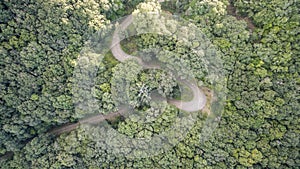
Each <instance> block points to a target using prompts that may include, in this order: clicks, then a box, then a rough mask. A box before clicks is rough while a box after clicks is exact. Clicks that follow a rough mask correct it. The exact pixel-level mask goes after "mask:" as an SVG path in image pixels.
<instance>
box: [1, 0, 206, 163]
mask: <svg viewBox="0 0 300 169" xmlns="http://www.w3.org/2000/svg"><path fill="white" fill-rule="evenodd" d="M163 1H164V0H158V2H163ZM132 22H133V17H132V15H129V16H128V17H126V18H125V19H124V21H123V22H122V23H121V24H120V25H119V28H120V29H121V30H125V29H126V28H127V27H128V26H129V25H130V24H131V23H132ZM111 51H112V54H113V56H114V57H115V58H116V59H117V60H119V61H120V62H124V61H125V60H127V59H136V60H137V61H138V63H139V64H140V65H142V66H143V68H144V69H153V68H155V69H159V68H160V66H159V65H148V64H146V63H144V62H143V61H142V60H141V59H140V58H138V57H135V56H131V55H129V54H127V53H125V52H124V51H123V50H122V48H121V45H120V37H119V36H118V30H116V31H115V32H114V34H113V39H112V44H111ZM176 79H177V80H178V81H180V82H182V83H183V84H184V85H186V86H187V87H189V88H190V90H191V91H192V93H193V99H192V100H190V101H186V102H185V101H181V100H173V99H169V100H168V103H170V104H172V105H174V106H176V107H177V108H179V109H181V110H184V111H187V112H195V111H198V110H201V109H203V108H204V107H205V104H206V96H205V94H204V93H203V91H202V90H201V89H199V87H198V85H197V83H196V81H192V80H186V79H179V78H176ZM126 112H128V109H127V108H120V109H119V111H117V112H113V113H110V114H108V115H101V114H97V115H94V116H91V117H88V118H84V119H81V120H79V122H77V123H72V124H66V125H64V126H61V127H58V128H54V129H52V130H50V131H48V132H47V133H49V134H52V135H57V136H58V135H60V134H62V133H66V132H70V131H72V130H74V129H76V128H77V127H78V126H79V125H80V124H97V123H99V122H102V121H104V120H107V119H112V118H115V117H117V116H120V115H123V114H125V113H126ZM12 155H13V153H12V152H8V153H6V154H5V155H3V156H1V157H0V160H2V159H5V158H8V157H9V156H12Z"/></svg>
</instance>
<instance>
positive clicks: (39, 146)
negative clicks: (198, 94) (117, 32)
mask: <svg viewBox="0 0 300 169" xmlns="http://www.w3.org/2000/svg"><path fill="white" fill-rule="evenodd" d="M299 8H300V2H299V1H298V0H285V1H281V0H271V1H266V0H262V1H255V0H247V1H242V0H166V1H163V2H160V1H157V0H145V1H143V0H49V1H42V0H22V1H20V0H3V1H1V2H0V30H1V31H0V35H1V36H0V128H1V130H0V155H1V157H0V166H1V167H0V168H299V167H300V158H299V150H300V145H299V140H300V138H299V137H300V128H299V126H300V121H299V120H300V118H299V116H300V110H299V108H300V107H299V90H300V87H299V83H300V78H299V77H300V76H299V73H300V57H299V55H300V46H299V45H300V41H299V40H300V32H299V31H300V29H299V25H300V24H299V21H300V14H299ZM147 12H150V13H151V12H154V13H162V12H165V13H168V14H169V15H171V16H175V17H179V16H180V17H181V18H183V20H184V21H186V22H187V23H190V27H187V29H186V31H187V32H188V30H190V28H191V27H192V26H191V25H193V26H195V27H196V28H197V29H199V30H200V31H201V32H202V33H203V35H205V39H208V40H209V43H208V45H206V44H205V43H201V44H197V43H192V41H188V40H187V42H191V44H190V46H189V45H182V43H181V42H180V38H177V37H176V36H177V35H180V34H176V33H175V31H174V32H172V31H171V32H172V33H173V34H174V35H176V36H162V35H160V34H154V33H143V34H138V35H136V36H131V37H128V38H126V39H124V40H122V41H121V43H120V44H121V46H122V49H123V50H124V51H125V52H127V53H129V54H132V55H139V57H140V58H141V60H143V61H145V62H146V61H150V62H156V61H160V62H162V63H164V64H165V65H168V64H170V63H169V62H171V61H173V62H172V64H171V66H169V67H171V68H172V69H174V70H176V71H177V70H178V72H181V69H180V66H182V65H184V68H186V67H189V68H190V71H191V72H193V74H194V75H195V79H196V81H197V84H198V85H199V87H200V89H201V90H203V91H205V92H204V93H205V94H206V97H207V105H208V106H206V107H205V108H204V109H203V110H200V111H197V112H194V113H193V114H192V115H191V116H193V120H192V121H184V122H182V123H180V124H181V125H183V126H184V127H186V129H188V130H187V131H186V133H184V134H182V133H180V132H178V131H177V130H176V129H177V128H176V127H178V126H176V125H177V124H178V121H177V118H178V117H188V116H189V115H190V114H187V113H186V112H183V111H181V110H179V109H178V108H176V107H175V106H174V105H172V104H168V101H166V99H167V98H172V99H183V100H184V99H186V100H188V99H190V97H191V95H192V94H191V91H189V89H188V88H185V87H184V86H185V85H184V84H181V83H179V82H178V79H177V78H176V74H172V72H170V71H168V70H167V69H143V68H142V66H141V65H140V64H139V63H138V62H136V61H134V60H128V61H125V62H119V61H118V60H117V59H116V58H114V55H113V53H112V52H111V51H107V52H106V53H105V54H103V55H101V56H99V58H101V62H97V61H98V60H97V59H96V60H93V59H92V58H93V57H98V54H97V48H93V51H92V50H90V49H86V44H87V43H91V41H92V42H93V41H97V38H96V37H98V36H102V34H101V33H103V34H105V33H111V32H109V30H111V29H112V23H114V21H115V20H117V19H118V18H122V17H124V16H126V15H129V14H132V15H133V17H135V19H137V20H138V21H139V23H143V24H137V25H135V24H132V25H133V26H132V27H129V28H128V34H130V32H132V31H133V29H134V28H135V29H136V31H137V32H139V31H140V32H143V29H144V28H145V27H144V26H145V25H147V24H148V25H151V26H152V27H153V29H161V27H160V25H159V24H158V23H157V22H156V21H155V17H154V16H155V15H152V17H153V18H146V17H145V15H144V14H145V13H147ZM121 22H122V20H119V21H118V22H117V24H116V25H118V24H120V23H121ZM167 25H169V26H170V29H169V30H173V28H174V30H176V28H177V27H179V26H178V23H176V22H175V21H173V20H171V21H170V22H169V23H167ZM113 26H115V25H113ZM151 26H150V27H151ZM179 33H181V35H182V36H184V33H186V32H185V30H184V29H182V30H181V32H179ZM203 37H204V36H203ZM101 45H102V44H101V43H100V46H101ZM103 45H104V44H103ZM106 45H108V44H106ZM201 45H204V47H203V53H197V54H195V53H193V52H191V51H192V50H191V48H192V47H198V46H201ZM210 46H212V48H210ZM94 47H97V46H94ZM201 47H202V46H201ZM156 48H161V49H162V50H161V51H160V52H157V51H155V50H154V51H153V49H156ZM94 49H95V50H94ZM83 51H87V52H83ZM137 51H143V52H137ZM93 52H94V53H93ZM95 53H96V54H95ZM158 53H159V55H158V57H154V56H156V55H155V54H158ZM83 55H85V56H86V58H89V59H88V60H87V62H89V63H92V64H94V65H93V66H95V69H92V70H95V71H94V72H89V71H88V70H90V69H86V67H85V66H84V64H85V63H86V60H82V59H80V56H83ZM207 57H209V58H210V59H209V61H211V62H213V61H214V60H213V59H216V60H215V61H216V62H217V61H218V60H217V59H218V58H217V57H220V58H219V59H221V60H222V69H220V70H221V72H219V73H221V74H222V76H209V75H210V73H211V74H212V75H214V73H216V72H217V71H216V72H213V70H214V69H213V68H210V67H208V66H207V64H205V63H206V62H205V59H207ZM178 61H180V64H178V65H176V64H174V63H178ZM81 66H82V67H81ZM96 68H97V69H96ZM84 75H86V76H89V78H90V77H93V81H92V82H93V83H92V85H91V86H90V88H77V87H81V86H79V85H85V83H86V76H84ZM221 77H222V78H221ZM123 83H124V84H126V85H127V86H126V85H125V87H124V85H120V84H123ZM76 85H77V86H76ZM122 87H124V88H122ZM152 90H153V91H156V92H157V93H158V95H159V97H160V98H163V99H162V100H161V101H160V102H153V101H152V99H151V97H152V95H151V94H150V92H149V91H152ZM123 91H126V92H127V93H126V98H122V97H123V96H124V95H120V96H119V95H115V92H116V93H122V92H123ZM220 91H224V93H223V92H220ZM218 92H219V93H222V94H226V97H223V95H219V96H220V97H221V96H222V98H225V99H226V100H223V101H224V105H222V109H221V108H220V107H216V105H214V104H211V105H209V104H210V103H213V102H214V101H215V100H214V97H215V96H216V94H218ZM214 94H215V95H214ZM82 98H84V99H82ZM124 99H125V101H124ZM87 100H88V102H87V104H86V105H85V107H84V108H80V105H81V102H84V103H85V102H86V101H87ZM124 102H126V103H127V102H128V103H129V105H130V107H132V108H133V109H134V110H135V112H136V113H135V114H128V113H127V114H126V113H123V112H119V113H118V114H117V115H112V113H113V112H117V111H120V110H121V108H120V106H122V104H123V103H124ZM78 105H79V106H78ZM223 106H224V107H223ZM89 109H92V110H97V111H95V112H90V111H89ZM221 110H222V111H221ZM126 111H127V110H126ZM93 113H94V114H100V115H103V117H110V118H107V119H106V120H102V122H99V123H96V124H93V125H91V124H86V122H87V121H89V118H90V116H92V114H93ZM94 114H93V115H94ZM101 117H102V116H101ZM85 118H86V119H85ZM70 124H71V125H72V124H73V126H75V127H74V128H69V129H68V128H67V127H68V126H70ZM216 124H217V126H216ZM60 126H62V129H65V131H68V132H64V131H62V132H59V134H53V133H54V132H51V131H53V130H55V129H56V128H57V127H60ZM174 126H175V127H174ZM180 127H181V126H179V127H178V128H180ZM172 129H173V130H172ZM166 131H171V132H170V135H169V137H168V147H167V148H164V149H163V151H157V152H155V153H153V154H151V155H150V154H146V155H145V152H144V151H140V150H143V149H146V148H147V147H146V146H149V145H142V144H138V143H140V142H134V139H146V140H147V139H151V138H156V137H155V136H156V135H159V134H160V133H164V132H166ZM57 133H58V132H57ZM116 133H120V134H122V135H123V136H126V138H130V139H131V140H130V139H128V140H129V141H128V140H125V141H124V140H121V141H120V140H118V139H117V138H118V137H116ZM179 137H180V139H178V138H179ZM204 138H206V139H204ZM172 139H173V140H172ZM132 140H133V141H132ZM122 141H123V142H122ZM160 141H161V140H156V142H153V144H157V145H160V144H163V143H162V142H160ZM108 142H109V144H108ZM118 144H119V145H128V147H117V149H116V147H113V148H115V149H114V151H110V150H111V148H112V147H111V146H112V145H118ZM143 146H144V147H143ZM153 147H155V145H153ZM153 147H151V146H149V147H148V148H149V149H151V148H153ZM130 148H132V150H131V149H130ZM134 148H136V149H134ZM117 150H118V151H117ZM154 150H155V149H154ZM123 153H124V154H123ZM126 153H128V154H129V153H131V154H130V156H126Z"/></svg>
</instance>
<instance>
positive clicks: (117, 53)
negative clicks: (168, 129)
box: [111, 15, 206, 112]
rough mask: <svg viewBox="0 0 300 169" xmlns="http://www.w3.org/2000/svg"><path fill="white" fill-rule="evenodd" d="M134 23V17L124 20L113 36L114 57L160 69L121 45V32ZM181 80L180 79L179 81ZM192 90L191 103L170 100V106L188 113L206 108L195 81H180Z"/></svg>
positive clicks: (112, 48)
mask: <svg viewBox="0 0 300 169" xmlns="http://www.w3.org/2000/svg"><path fill="white" fill-rule="evenodd" d="M132 21H133V18H132V15H129V16H128V17H126V18H125V19H124V21H123V22H122V23H121V24H120V25H119V28H118V29H117V31H115V32H114V34H113V40H112V45H111V51H112V54H113V56H114V57H115V58H116V59H117V60H119V61H120V62H124V61H125V60H127V59H136V60H137V61H138V63H139V64H140V65H142V66H143V67H144V68H146V69H149V68H159V66H155V65H151V66H149V65H147V64H146V63H144V62H143V61H142V60H141V59H140V58H138V57H135V56H131V55H129V54H127V53H125V52H124V51H123V50H122V48H121V45H120V38H119V31H118V30H120V31H122V30H125V29H126V28H127V27H128V26H129V25H130V24H131V23H132ZM179 80H180V79H179ZM180 81H181V82H183V84H185V85H186V86H188V87H189V88H190V90H191V91H192V93H193V99H192V100H191V101H187V102H184V101H180V100H168V102H169V103H170V104H173V105H174V106H176V107H177V108H179V109H181V110H184V111H188V112H193V111H198V110H201V109H203V108H204V106H205V104H206V96H205V95H204V93H203V92H202V91H201V90H200V89H199V87H198V85H197V83H196V82H194V81H188V80H180Z"/></svg>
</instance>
